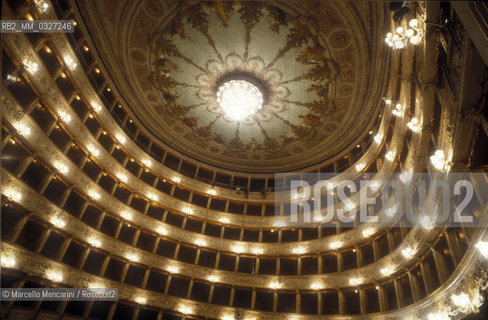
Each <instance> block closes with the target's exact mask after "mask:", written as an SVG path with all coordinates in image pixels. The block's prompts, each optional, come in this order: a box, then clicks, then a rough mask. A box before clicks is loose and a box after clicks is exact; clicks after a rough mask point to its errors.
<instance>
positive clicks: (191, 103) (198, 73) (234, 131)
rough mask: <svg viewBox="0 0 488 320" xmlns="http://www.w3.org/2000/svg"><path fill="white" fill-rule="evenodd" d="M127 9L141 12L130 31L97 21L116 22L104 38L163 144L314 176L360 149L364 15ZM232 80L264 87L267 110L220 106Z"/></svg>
mask: <svg viewBox="0 0 488 320" xmlns="http://www.w3.org/2000/svg"><path fill="white" fill-rule="evenodd" d="M334 3H336V2H334ZM105 5H107V4H105ZM112 5H118V4H113V3H112ZM122 7H123V6H122ZM123 9H124V10H125V11H129V10H130V11H134V12H133V13H132V14H131V15H130V16H131V17H132V18H130V19H128V21H125V22H124V23H125V24H126V25H128V27H120V29H118V28H117V25H116V22H114V21H117V19H115V18H113V17H112V18H111V17H101V18H99V19H107V21H112V22H111V23H112V24H114V28H113V29H107V30H105V32H106V33H107V34H108V37H109V38H110V37H112V41H114V42H113V43H114V44H115V45H116V46H120V51H119V50H115V49H114V53H113V55H114V56H116V55H121V58H120V61H115V62H112V64H113V65H114V67H117V66H118V65H119V64H120V69H121V71H120V74H121V76H122V78H123V80H121V81H124V83H125V86H126V87H127V88H128V90H127V91H128V92H130V93H131V97H130V99H129V98H128V101H133V103H132V106H131V110H132V112H133V113H134V115H135V117H136V118H137V119H138V120H139V121H140V122H142V123H143V124H144V126H145V127H146V128H148V130H149V131H150V132H151V133H152V134H153V135H154V136H155V137H156V138H159V139H160V140H161V141H163V142H164V143H166V144H167V145H168V146H170V147H171V148H173V149H174V150H175V151H177V152H180V153H182V154H183V155H186V156H188V157H191V158H193V159H197V160H200V161H202V162H204V163H207V164H210V165H213V166H217V167H221V168H229V169H236V168H238V169H239V170H240V171H247V172H273V171H283V170H285V171H288V170H292V169H297V168H302V167H307V166H309V165H311V164H314V163H318V162H321V161H325V160H327V159H330V158H332V157H334V156H337V155H338V154H339V153H340V152H342V151H343V150H344V149H345V148H346V145H351V144H352V143H354V141H355V140H356V139H358V137H359V136H360V135H361V134H363V133H364V131H365V130H367V126H368V125H369V123H370V122H371V121H370V120H371V116H372V114H375V112H376V110H377V108H376V106H374V105H367V103H365V102H364V101H362V100H364V98H362V97H361V95H364V92H363V91H364V87H365V83H366V80H365V79H366V77H365V76H364V71H365V70H367V69H368V68H369V66H368V65H367V63H361V62H363V61H367V59H368V57H367V53H366V52H361V50H360V48H361V45H364V47H365V48H366V45H365V44H364V43H362V42H361V41H358V39H355V37H354V36H353V34H357V33H358V30H360V29H359V28H361V26H360V23H359V22H360V21H359V17H348V16H347V15H345V13H347V10H343V8H334V7H332V6H329V5H328V4H327V2H323V1H304V2H301V1H300V2H298V1H293V2H287V1H263V2H260V1H172V2H171V1H162V2H157V1H147V2H145V4H144V5H139V6H135V5H130V4H126V6H125V7H124V8H123ZM344 9H347V8H344ZM341 10H343V11H344V12H343V13H342V14H341V12H340V11H341ZM112 11H115V13H114V15H115V14H116V11H117V10H115V9H113V10H112ZM127 17H128V16H127ZM120 23H121V24H122V21H121V22H120ZM115 40H117V41H116V42H115ZM364 40H365V39H363V42H364ZM109 41H110V39H109ZM118 52H121V53H122V54H121V53H118ZM124 65H126V69H125V70H124V69H123V68H124ZM117 73H118V72H117ZM117 73H115V74H117ZM235 74H242V75H245V76H246V77H250V78H253V79H256V81H257V82H258V83H259V84H260V86H261V88H262V90H263V91H264V92H265V95H266V99H265V100H266V101H265V104H264V107H263V108H262V109H261V110H259V111H258V112H257V113H256V114H254V115H252V116H250V117H248V118H247V119H245V120H243V121H234V120H232V119H230V118H229V117H228V116H227V115H226V114H225V113H224V112H223V110H221V108H220V107H219V105H218V104H217V102H216V94H215V93H216V91H217V87H218V84H219V83H220V82H219V81H221V80H222V79H224V78H225V77H226V76H227V75H235ZM361 74H362V76H361ZM361 88H362V89H363V90H360V89H361ZM351 110H352V111H353V112H351Z"/></svg>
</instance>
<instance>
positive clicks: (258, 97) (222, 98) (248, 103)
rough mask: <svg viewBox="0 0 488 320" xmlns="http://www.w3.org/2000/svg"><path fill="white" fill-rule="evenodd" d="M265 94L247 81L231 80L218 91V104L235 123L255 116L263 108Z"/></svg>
mask: <svg viewBox="0 0 488 320" xmlns="http://www.w3.org/2000/svg"><path fill="white" fill-rule="evenodd" d="M263 102H264V99H263V93H262V92H261V90H259V89H258V88H257V87H256V86H255V85H253V84H252V83H250V82H247V81H245V80H229V81H226V82H224V83H223V84H221V85H220V86H219V88H218V90H217V103H218V104H219V106H220V108H221V109H222V111H223V112H225V114H226V115H227V116H228V117H229V118H230V119H232V120H234V121H241V120H244V119H246V118H247V117H249V116H252V115H254V114H255V113H256V112H257V111H258V110H260V109H261V108H262V107H263Z"/></svg>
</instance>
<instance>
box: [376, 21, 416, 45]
mask: <svg viewBox="0 0 488 320" xmlns="http://www.w3.org/2000/svg"><path fill="white" fill-rule="evenodd" d="M419 24H420V22H419V20H417V19H412V20H410V21H409V23H408V26H409V27H407V28H406V29H405V28H403V27H401V26H400V27H398V28H396V30H395V33H391V32H389V33H388V34H387V35H386V38H385V42H386V44H388V46H389V47H391V48H393V50H398V49H403V48H405V47H406V46H407V44H408V42H410V43H411V44H413V45H418V44H420V42H421V41H422V38H423V36H424V33H423V30H422V29H421V28H420V27H419Z"/></svg>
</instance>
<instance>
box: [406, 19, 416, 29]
mask: <svg viewBox="0 0 488 320" xmlns="http://www.w3.org/2000/svg"><path fill="white" fill-rule="evenodd" d="M418 24H419V21H418V20H417V19H412V20H410V21H409V22H408V25H409V26H410V27H412V28H417V26H418Z"/></svg>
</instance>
